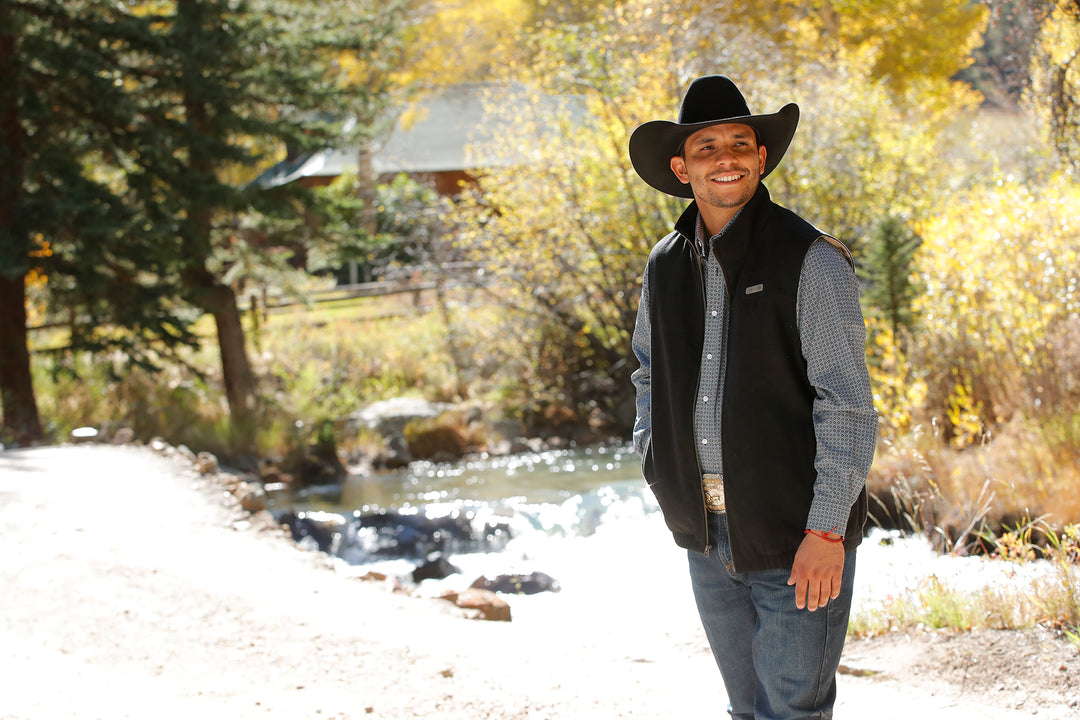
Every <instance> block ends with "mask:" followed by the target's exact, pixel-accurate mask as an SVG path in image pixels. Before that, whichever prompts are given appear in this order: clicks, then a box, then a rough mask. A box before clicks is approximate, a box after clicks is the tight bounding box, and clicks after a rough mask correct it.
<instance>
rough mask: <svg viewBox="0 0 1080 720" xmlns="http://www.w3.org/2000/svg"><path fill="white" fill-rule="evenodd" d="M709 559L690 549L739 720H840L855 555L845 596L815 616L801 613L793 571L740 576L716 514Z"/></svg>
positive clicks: (704, 620)
mask: <svg viewBox="0 0 1080 720" xmlns="http://www.w3.org/2000/svg"><path fill="white" fill-rule="evenodd" d="M709 539H710V540H711V541H712V550H711V551H710V552H709V555H708V556H705V555H702V554H701V553H698V552H693V551H690V552H689V553H688V555H689V559H690V580H691V582H692V584H693V587H694V597H695V599H696V600H697V606H698V613H699V614H700V615H701V624H702V625H703V626H704V627H705V634H706V636H707V637H708V638H709V645H710V646H711V647H712V652H713V657H715V658H716V664H717V665H718V666H719V667H720V674H721V675H722V676H723V678H724V685H725V687H726V688H727V694H728V700H729V702H730V704H729V706H728V712H729V713H730V714H731V717H732V718H734V719H735V720H795V719H796V718H815V719H819V720H828V718H831V717H832V709H833V703H834V702H835V701H836V669H837V667H838V666H839V665H840V653H841V651H842V650H843V649H844V638H845V636H846V635H847V624H848V615H849V613H850V611H851V590H852V587H853V578H854V575H855V553H854V552H849V553H847V555H846V556H845V558H844V579H843V583H842V585H841V590H840V596H839V597H837V598H836V599H835V600H829V603H828V604H827V605H826V606H825V607H824V608H818V609H817V610H816V611H814V612H810V611H808V610H805V609H803V610H799V609H798V608H797V607H795V587H794V586H793V585H788V584H787V580H788V577H789V576H790V575H791V568H787V569H783V570H762V571H757V572H747V573H737V572H734V568H733V567H732V562H731V545H730V543H729V541H728V533H727V523H726V518H725V516H724V515H718V514H716V513H709Z"/></svg>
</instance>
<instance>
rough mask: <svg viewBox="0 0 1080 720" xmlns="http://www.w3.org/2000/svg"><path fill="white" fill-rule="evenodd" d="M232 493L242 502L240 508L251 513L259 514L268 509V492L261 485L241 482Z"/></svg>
mask: <svg viewBox="0 0 1080 720" xmlns="http://www.w3.org/2000/svg"><path fill="white" fill-rule="evenodd" d="M232 493H233V495H235V496H236V499H237V500H239V501H240V507H242V508H243V509H244V510H246V511H247V512H249V513H257V512H260V511H262V510H265V509H266V507H267V505H266V491H265V490H263V486H262V485H260V484H259V483H250V482H241V483H240V484H239V485H237V486H236V487H235V488H233V491H232Z"/></svg>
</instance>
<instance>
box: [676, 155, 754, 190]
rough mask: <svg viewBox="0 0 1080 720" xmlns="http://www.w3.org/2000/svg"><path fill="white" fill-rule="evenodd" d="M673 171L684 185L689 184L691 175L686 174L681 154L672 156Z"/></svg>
mask: <svg viewBox="0 0 1080 720" xmlns="http://www.w3.org/2000/svg"><path fill="white" fill-rule="evenodd" d="M762 162H764V160H762ZM671 172H673V173H675V177H677V178H679V182H681V183H682V184H683V185H687V184H689V182H690V176H689V175H687V174H686V160H684V159H683V158H682V156H681V155H673V156H672V158H671Z"/></svg>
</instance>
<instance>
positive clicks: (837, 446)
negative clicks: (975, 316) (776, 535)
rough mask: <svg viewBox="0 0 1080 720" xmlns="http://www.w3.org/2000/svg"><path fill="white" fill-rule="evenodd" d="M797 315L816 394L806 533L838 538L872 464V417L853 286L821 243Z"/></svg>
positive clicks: (812, 255)
mask: <svg viewBox="0 0 1080 720" xmlns="http://www.w3.org/2000/svg"><path fill="white" fill-rule="evenodd" d="M796 312H797V315H798V323H799V336H800V338H801V340H802V347H803V356H804V357H805V358H806V364H807V377H808V378H809V380H810V383H811V384H812V385H813V386H814V388H815V391H816V394H817V396H816V397H815V399H814V408H813V413H814V431H815V433H816V436H817V456H816V458H815V461H814V467H815V469H816V470H817V482H816V483H815V484H814V499H813V502H812V503H811V505H810V513H809V515H808V517H807V520H806V527H807V529H812V530H819V531H822V532H830V531H831V532H838V533H841V534H842V533H843V532H844V529H845V528H846V527H847V521H848V515H849V514H850V512H851V507H852V505H854V503H855V501H856V500H857V499H858V496H859V492H860V491H861V490H862V488H863V487H864V485H865V484H866V476H867V475H868V474H869V472H870V464H871V463H872V462H873V460H874V450H875V448H876V445H877V426H878V417H877V412H876V410H875V409H874V398H873V394H872V392H871V389H870V375H869V372H868V370H867V367H866V326H865V325H864V323H863V315H862V308H861V307H860V306H859V284H858V280H857V279H856V277H855V271H854V269H853V268H852V266H851V263H850V262H848V260H847V258H846V257H845V255H844V254H843V253H842V251H841V250H840V249H839V248H837V247H835V246H834V245H833V244H832V243H830V242H828V241H826V240H818V241H817V242H815V243H814V244H813V245H812V246H811V248H810V251H809V252H808V253H807V255H806V259H805V261H804V262H803V268H802V272H801V275H800V277H799V294H798V301H797V306H796Z"/></svg>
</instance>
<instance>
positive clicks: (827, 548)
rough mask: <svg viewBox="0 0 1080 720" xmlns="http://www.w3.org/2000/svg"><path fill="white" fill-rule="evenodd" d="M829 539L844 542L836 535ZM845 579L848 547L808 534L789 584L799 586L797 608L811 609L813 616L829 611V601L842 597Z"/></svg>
mask: <svg viewBox="0 0 1080 720" xmlns="http://www.w3.org/2000/svg"><path fill="white" fill-rule="evenodd" d="M826 536H827V537H830V538H833V539H834V540H839V539H840V536H839V535H837V534H836V533H826ZM843 577H844V544H843V543H842V542H830V541H829V540H826V539H825V538H823V537H820V536H818V535H815V534H813V533H809V534H807V536H806V537H805V538H803V541H802V544H801V545H799V550H798V552H796V553H795V563H794V564H793V565H792V566H791V577H789V578H788V581H787V584H788V585H794V586H795V607H797V608H799V609H800V610H801V609H803V608H809V609H810V612H813V611H815V610H817V609H818V608H819V607H825V605H826V604H827V603H828V602H829V600H834V599H836V597H837V596H838V595H839V594H840V582H841V580H843Z"/></svg>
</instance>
